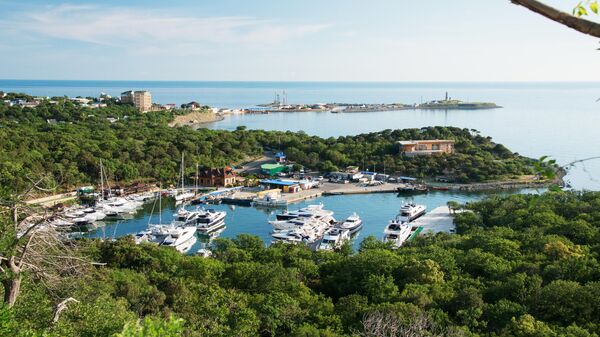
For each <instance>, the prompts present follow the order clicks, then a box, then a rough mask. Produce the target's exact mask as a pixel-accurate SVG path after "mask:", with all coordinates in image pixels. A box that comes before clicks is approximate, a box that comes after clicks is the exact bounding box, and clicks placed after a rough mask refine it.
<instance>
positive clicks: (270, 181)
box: [260, 179, 300, 186]
mask: <svg viewBox="0 0 600 337" xmlns="http://www.w3.org/2000/svg"><path fill="white" fill-rule="evenodd" d="M260 183H261V184H269V185H282V186H293V185H298V184H299V183H300V182H298V181H291V180H279V179H264V180H261V181H260Z"/></svg>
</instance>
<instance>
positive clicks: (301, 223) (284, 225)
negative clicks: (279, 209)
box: [269, 218, 329, 230]
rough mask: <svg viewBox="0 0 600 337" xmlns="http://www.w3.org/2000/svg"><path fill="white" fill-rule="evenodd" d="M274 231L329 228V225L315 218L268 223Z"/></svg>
mask: <svg viewBox="0 0 600 337" xmlns="http://www.w3.org/2000/svg"><path fill="white" fill-rule="evenodd" d="M269 223H270V224H271V226H273V229H274V230H287V229H298V228H310V227H329V224H328V223H326V222H323V221H321V220H319V219H315V218H295V219H290V220H275V221H269Z"/></svg>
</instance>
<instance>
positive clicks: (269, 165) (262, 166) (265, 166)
mask: <svg viewBox="0 0 600 337" xmlns="http://www.w3.org/2000/svg"><path fill="white" fill-rule="evenodd" d="M282 166H284V165H281V164H262V165H260V168H261V169H263V170H272V169H276V168H279V167H282Z"/></svg>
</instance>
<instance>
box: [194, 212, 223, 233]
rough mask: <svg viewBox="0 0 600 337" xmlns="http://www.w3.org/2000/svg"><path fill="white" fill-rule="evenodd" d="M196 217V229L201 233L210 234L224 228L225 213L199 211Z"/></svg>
mask: <svg viewBox="0 0 600 337" xmlns="http://www.w3.org/2000/svg"><path fill="white" fill-rule="evenodd" d="M197 212H198V215H197V217H196V227H197V228H198V230H199V231H201V232H202V233H210V232H213V231H215V230H217V229H219V228H222V227H225V216H227V213H226V212H224V211H216V210H214V209H207V210H204V209H201V210H199V211H197Z"/></svg>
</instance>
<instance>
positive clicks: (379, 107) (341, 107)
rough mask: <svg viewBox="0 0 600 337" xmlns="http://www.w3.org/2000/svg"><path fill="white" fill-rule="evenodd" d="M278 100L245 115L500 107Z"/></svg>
mask: <svg viewBox="0 0 600 337" xmlns="http://www.w3.org/2000/svg"><path fill="white" fill-rule="evenodd" d="M284 97H285V98H284V99H283V101H282V100H279V96H278V95H277V96H276V98H275V100H274V101H273V102H271V103H267V104H259V105H258V106H257V107H258V108H250V109H246V110H244V111H243V112H245V113H271V112H305V111H312V112H331V113H342V112H380V111H399V110H485V109H497V108H501V106H499V105H497V104H496V103H491V102H464V101H461V100H458V99H452V98H451V97H449V96H448V93H447V92H446V96H445V98H444V99H441V100H433V101H428V102H424V103H420V104H417V103H413V104H403V103H313V104H289V103H288V102H287V96H284Z"/></svg>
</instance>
